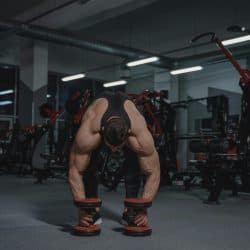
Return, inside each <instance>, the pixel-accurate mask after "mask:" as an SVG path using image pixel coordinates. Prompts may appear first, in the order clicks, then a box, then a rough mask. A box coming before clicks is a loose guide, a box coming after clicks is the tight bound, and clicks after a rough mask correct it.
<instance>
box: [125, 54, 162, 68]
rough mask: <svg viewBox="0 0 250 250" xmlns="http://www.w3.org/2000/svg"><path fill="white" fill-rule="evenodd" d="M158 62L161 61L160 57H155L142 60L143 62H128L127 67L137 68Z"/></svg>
mask: <svg viewBox="0 0 250 250" xmlns="http://www.w3.org/2000/svg"><path fill="white" fill-rule="evenodd" d="M156 61H159V57H156V56H153V57H149V58H145V59H141V60H137V61H133V62H128V63H127V64H126V65H127V66H128V67H135V66H138V65H142V64H147V63H152V62H156Z"/></svg>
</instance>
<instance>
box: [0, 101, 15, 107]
mask: <svg viewBox="0 0 250 250" xmlns="http://www.w3.org/2000/svg"><path fill="white" fill-rule="evenodd" d="M12 103H13V102H12V101H2V102H0V106H5V105H9V104H12Z"/></svg>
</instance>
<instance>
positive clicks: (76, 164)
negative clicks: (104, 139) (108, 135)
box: [68, 112, 101, 200]
mask: <svg viewBox="0 0 250 250" xmlns="http://www.w3.org/2000/svg"><path fill="white" fill-rule="evenodd" d="M93 118H94V114H93V113H92V112H87V114H86V115H85V117H84V119H83V123H82V125H81V127H80V129H79V130H78V132H77V135H76V138H75V141H74V143H73V146H72V148H71V153H70V161H69V178H68V180H69V185H70V190H71V193H72V195H73V198H74V200H76V199H81V198H85V189H84V183H83V174H84V171H85V170H86V169H87V167H88V165H89V162H90V157H91V152H92V151H93V150H94V149H95V148H96V147H97V146H98V145H99V143H100V141H101V137H100V135H99V133H96V132H95V131H92V127H93V126H92V120H93Z"/></svg>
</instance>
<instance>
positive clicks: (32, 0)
mask: <svg viewBox="0 0 250 250" xmlns="http://www.w3.org/2000/svg"><path fill="white" fill-rule="evenodd" d="M156 1H157V0H76V1H70V0H53V1H52V0H29V1H15V0H10V1H8V3H7V5H6V3H5V4H0V16H1V17H2V18H8V19H16V20H18V21H21V22H27V21H28V20H31V19H33V18H35V19H36V18H37V19H36V20H34V21H32V22H29V21H28V23H29V24H31V23H32V24H36V25H39V26H45V27H49V28H54V29H66V28H67V29H72V30H79V29H83V28H85V27H89V26H91V25H94V24H96V23H98V22H102V21H104V20H107V19H109V18H113V17H115V16H118V15H122V14H124V13H126V12H129V11H132V10H135V9H137V8H140V7H143V6H146V5H148V4H150V3H153V2H156ZM1 5H2V6H1ZM50 11H51V12H50ZM38 17H39V18H38Z"/></svg>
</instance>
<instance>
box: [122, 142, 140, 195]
mask: <svg viewBox="0 0 250 250" xmlns="http://www.w3.org/2000/svg"><path fill="white" fill-rule="evenodd" d="M124 154H125V161H124V178H125V189H126V198H137V197H138V193H139V189H140V186H141V179H142V178H141V173H140V167H139V162H138V159H137V156H136V154H135V153H134V152H133V151H132V150H131V149H129V148H127V147H126V148H125V149H124Z"/></svg>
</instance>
